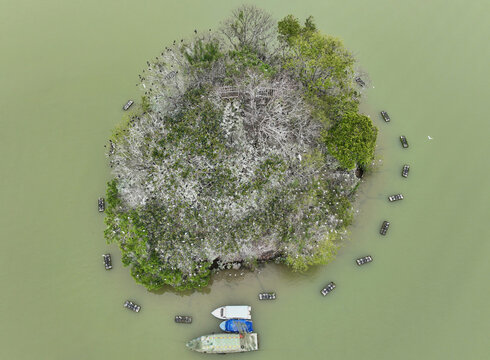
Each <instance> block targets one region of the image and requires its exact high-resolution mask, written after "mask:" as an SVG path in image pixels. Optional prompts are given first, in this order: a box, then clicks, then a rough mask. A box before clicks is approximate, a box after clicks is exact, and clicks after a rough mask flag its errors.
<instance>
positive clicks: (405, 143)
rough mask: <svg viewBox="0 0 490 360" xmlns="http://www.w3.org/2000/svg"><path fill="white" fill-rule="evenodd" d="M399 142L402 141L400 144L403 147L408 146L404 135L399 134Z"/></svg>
mask: <svg viewBox="0 0 490 360" xmlns="http://www.w3.org/2000/svg"><path fill="white" fill-rule="evenodd" d="M400 142H401V143H402V146H403V148H404V149H406V148H407V147H408V142H407V138H406V137H405V136H403V135H402V136H400Z"/></svg>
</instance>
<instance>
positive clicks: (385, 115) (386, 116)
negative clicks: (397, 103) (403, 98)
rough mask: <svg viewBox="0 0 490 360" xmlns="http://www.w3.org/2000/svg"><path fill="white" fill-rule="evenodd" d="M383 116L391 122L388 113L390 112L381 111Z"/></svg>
mask: <svg viewBox="0 0 490 360" xmlns="http://www.w3.org/2000/svg"><path fill="white" fill-rule="evenodd" d="M381 116H382V117H383V120H384V121H386V122H390V121H391V119H390V116H389V115H388V113H387V112H386V111H384V110H383V111H381Z"/></svg>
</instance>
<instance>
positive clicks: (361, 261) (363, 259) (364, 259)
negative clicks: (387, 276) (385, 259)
mask: <svg viewBox="0 0 490 360" xmlns="http://www.w3.org/2000/svg"><path fill="white" fill-rule="evenodd" d="M371 261H373V258H372V257H371V255H366V256H363V257H361V258H359V259H357V260H356V263H357V265H359V266H361V265H364V264H367V263H370V262H371Z"/></svg>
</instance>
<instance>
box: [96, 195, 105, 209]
mask: <svg viewBox="0 0 490 360" xmlns="http://www.w3.org/2000/svg"><path fill="white" fill-rule="evenodd" d="M97 205H98V207H99V212H104V210H105V200H104V198H99V200H98V201H97Z"/></svg>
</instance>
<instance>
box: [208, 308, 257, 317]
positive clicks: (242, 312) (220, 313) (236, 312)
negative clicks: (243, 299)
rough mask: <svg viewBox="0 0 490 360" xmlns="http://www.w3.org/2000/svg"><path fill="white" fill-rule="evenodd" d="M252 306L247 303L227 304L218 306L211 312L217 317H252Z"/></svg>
mask: <svg viewBox="0 0 490 360" xmlns="http://www.w3.org/2000/svg"><path fill="white" fill-rule="evenodd" d="M251 312H252V307H251V306H248V305H232V306H230V305H228V306H222V307H219V308H217V309H215V310H213V311H212V312H211V314H212V315H213V316H215V317H217V318H218V319H223V320H226V319H247V320H250V319H251V318H252V314H251Z"/></svg>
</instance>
